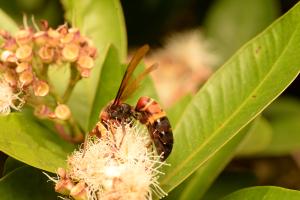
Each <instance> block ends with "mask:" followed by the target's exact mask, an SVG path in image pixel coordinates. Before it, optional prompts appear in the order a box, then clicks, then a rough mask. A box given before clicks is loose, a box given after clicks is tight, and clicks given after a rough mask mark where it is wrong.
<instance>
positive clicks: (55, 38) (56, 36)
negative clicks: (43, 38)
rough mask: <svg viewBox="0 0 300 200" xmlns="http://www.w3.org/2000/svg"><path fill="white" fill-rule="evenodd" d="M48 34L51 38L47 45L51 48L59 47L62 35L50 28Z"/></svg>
mask: <svg viewBox="0 0 300 200" xmlns="http://www.w3.org/2000/svg"><path fill="white" fill-rule="evenodd" d="M47 34H48V36H49V38H48V41H47V43H48V44H49V45H51V46H57V45H58V44H59V40H60V33H59V32H58V31H56V30H53V29H52V28H50V29H49V30H48V31H47Z"/></svg>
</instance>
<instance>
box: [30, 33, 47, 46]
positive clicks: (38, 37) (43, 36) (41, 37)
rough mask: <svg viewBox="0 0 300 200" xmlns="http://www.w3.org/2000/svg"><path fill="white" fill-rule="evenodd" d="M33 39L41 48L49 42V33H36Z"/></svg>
mask: <svg viewBox="0 0 300 200" xmlns="http://www.w3.org/2000/svg"><path fill="white" fill-rule="evenodd" d="M33 39H34V42H35V44H37V45H40V46H41V45H44V44H45V43H46V42H47V33H46V32H45V31H39V32H36V33H35V34H34V35H33Z"/></svg>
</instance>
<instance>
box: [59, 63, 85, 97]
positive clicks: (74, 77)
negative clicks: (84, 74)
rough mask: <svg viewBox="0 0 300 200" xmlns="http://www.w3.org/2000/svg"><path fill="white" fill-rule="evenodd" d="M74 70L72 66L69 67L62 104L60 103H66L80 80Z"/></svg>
mask: <svg viewBox="0 0 300 200" xmlns="http://www.w3.org/2000/svg"><path fill="white" fill-rule="evenodd" d="M74 68H75V67H74V66H71V77H70V80H69V84H68V86H67V89H66V91H65V93H64V95H63V97H62V102H61V103H66V102H68V100H69V98H70V96H71V94H72V92H73V89H74V87H75V85H76V83H77V82H78V81H79V80H80V79H81V76H80V74H79V73H78V72H77V70H75V69H74Z"/></svg>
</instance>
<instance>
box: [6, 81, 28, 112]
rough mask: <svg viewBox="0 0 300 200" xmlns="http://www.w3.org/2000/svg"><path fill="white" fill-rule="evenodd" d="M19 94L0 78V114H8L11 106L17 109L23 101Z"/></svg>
mask: <svg viewBox="0 0 300 200" xmlns="http://www.w3.org/2000/svg"><path fill="white" fill-rule="evenodd" d="M19 95H20V93H14V91H13V88H12V87H11V86H10V85H9V84H8V83H7V82H6V81H5V80H3V79H2V80H1V79H0V115H8V114H9V113H10V112H11V108H13V109H15V110H19V109H20V108H21V107H22V106H23V104H24V101H23V99H22V98H20V97H19Z"/></svg>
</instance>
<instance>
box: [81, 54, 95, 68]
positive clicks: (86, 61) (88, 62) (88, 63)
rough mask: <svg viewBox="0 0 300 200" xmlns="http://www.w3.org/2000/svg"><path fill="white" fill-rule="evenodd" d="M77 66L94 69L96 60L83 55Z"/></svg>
mask: <svg viewBox="0 0 300 200" xmlns="http://www.w3.org/2000/svg"><path fill="white" fill-rule="evenodd" d="M77 65H78V66H79V67H80V68H84V69H92V68H93V67H94V60H93V58H91V57H90V56H87V55H82V56H80V57H79V59H78V61H77Z"/></svg>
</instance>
